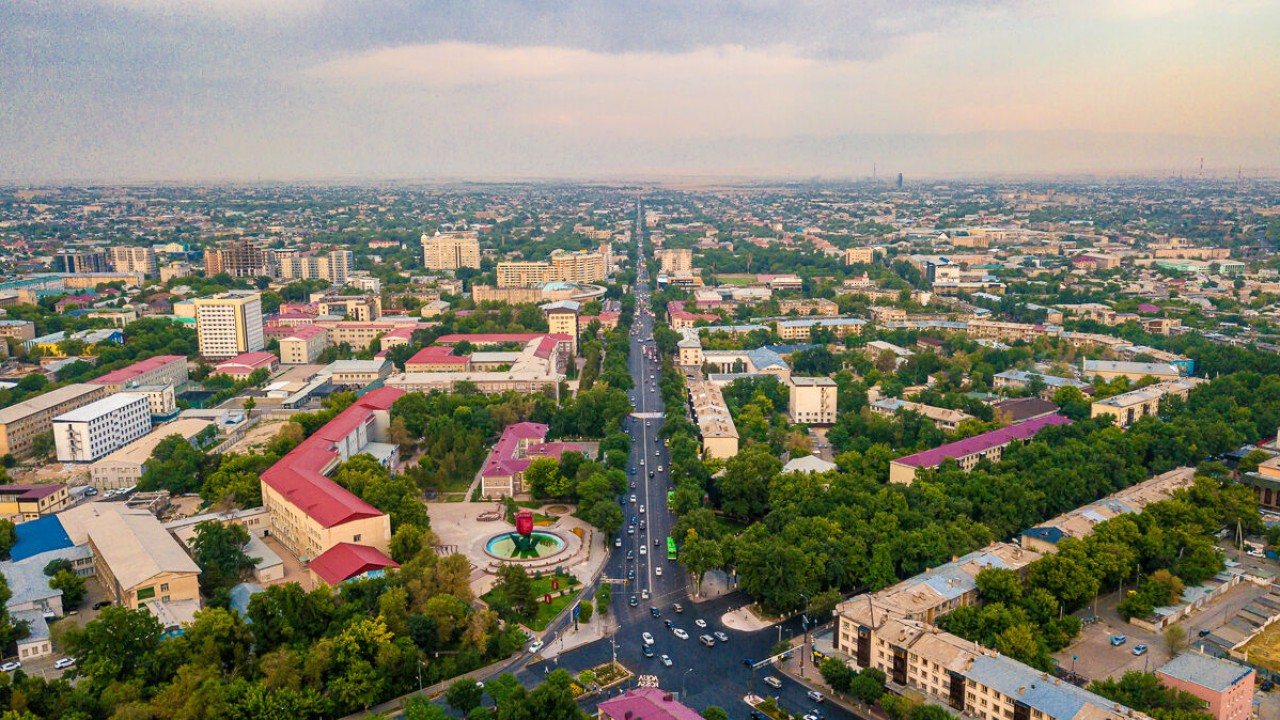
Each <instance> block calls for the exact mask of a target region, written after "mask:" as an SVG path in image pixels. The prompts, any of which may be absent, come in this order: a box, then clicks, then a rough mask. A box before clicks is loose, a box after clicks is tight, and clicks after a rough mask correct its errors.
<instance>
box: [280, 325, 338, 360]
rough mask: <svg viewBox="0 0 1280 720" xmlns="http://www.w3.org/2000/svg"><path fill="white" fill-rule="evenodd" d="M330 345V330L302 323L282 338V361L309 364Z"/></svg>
mask: <svg viewBox="0 0 1280 720" xmlns="http://www.w3.org/2000/svg"><path fill="white" fill-rule="evenodd" d="M328 345H329V332H328V331H327V330H325V329H324V328H322V327H318V326H316V325H300V326H298V327H296V328H294V329H293V331H292V332H291V333H289V336H288V337H284V338H281V339H280V362H281V363H283V364H285V365H307V364H310V363H313V362H315V361H316V359H317V358H319V357H320V353H322V352H324V349H325V348H326V347H328Z"/></svg>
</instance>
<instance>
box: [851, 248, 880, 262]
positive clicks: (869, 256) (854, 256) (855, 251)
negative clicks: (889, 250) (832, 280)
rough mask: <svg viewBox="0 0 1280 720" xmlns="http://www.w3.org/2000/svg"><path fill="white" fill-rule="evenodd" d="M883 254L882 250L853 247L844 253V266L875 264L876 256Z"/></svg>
mask: <svg viewBox="0 0 1280 720" xmlns="http://www.w3.org/2000/svg"><path fill="white" fill-rule="evenodd" d="M880 252H882V250H881V249H880V248H874V247H852V248H848V249H847V250H845V251H844V264H845V265H856V264H858V263H873V262H875V260H876V255H877V254H878V253H880Z"/></svg>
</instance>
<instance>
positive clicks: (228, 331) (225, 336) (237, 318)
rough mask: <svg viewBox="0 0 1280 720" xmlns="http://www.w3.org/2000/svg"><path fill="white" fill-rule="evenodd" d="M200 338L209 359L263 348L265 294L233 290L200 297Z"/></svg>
mask: <svg viewBox="0 0 1280 720" xmlns="http://www.w3.org/2000/svg"><path fill="white" fill-rule="evenodd" d="M193 303H194V304H195V307H196V338H197V339H198V340H199V343H200V354H201V355H202V356H204V357H206V358H229V357H235V356H236V355H239V354H241V353H247V352H253V351H255V350H261V349H262V348H263V347H265V346H266V342H265V340H264V338H263V332H262V296H261V295H259V294H258V293H256V292H243V291H241V292H234V291H233V292H229V293H226V294H224V295H214V296H212V297H207V298H196V299H195V300H194V301H193Z"/></svg>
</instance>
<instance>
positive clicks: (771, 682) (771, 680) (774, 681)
mask: <svg viewBox="0 0 1280 720" xmlns="http://www.w3.org/2000/svg"><path fill="white" fill-rule="evenodd" d="M764 684H765V685H768V686H769V687H771V688H773V689H774V690H778V689H779V688H781V687H782V681H781V680H779V679H778V678H776V677H774V676H772V675H770V676H768V677H766V678H765V679H764Z"/></svg>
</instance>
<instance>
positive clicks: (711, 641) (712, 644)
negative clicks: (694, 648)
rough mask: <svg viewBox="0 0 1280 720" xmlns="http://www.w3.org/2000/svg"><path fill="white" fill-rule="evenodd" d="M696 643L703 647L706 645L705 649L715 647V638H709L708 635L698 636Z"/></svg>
mask: <svg viewBox="0 0 1280 720" xmlns="http://www.w3.org/2000/svg"><path fill="white" fill-rule="evenodd" d="M698 642H700V643H702V644H703V645H706V646H707V647H715V646H716V640H715V638H713V637H711V636H710V635H699V636H698Z"/></svg>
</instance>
